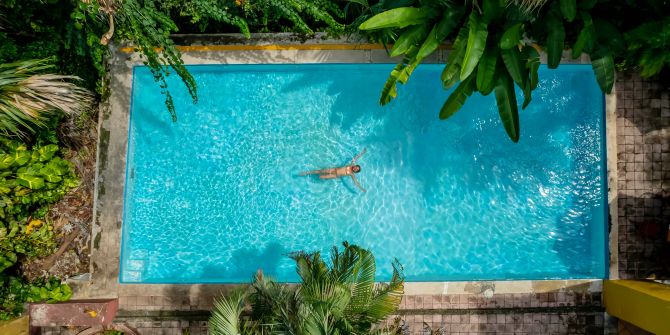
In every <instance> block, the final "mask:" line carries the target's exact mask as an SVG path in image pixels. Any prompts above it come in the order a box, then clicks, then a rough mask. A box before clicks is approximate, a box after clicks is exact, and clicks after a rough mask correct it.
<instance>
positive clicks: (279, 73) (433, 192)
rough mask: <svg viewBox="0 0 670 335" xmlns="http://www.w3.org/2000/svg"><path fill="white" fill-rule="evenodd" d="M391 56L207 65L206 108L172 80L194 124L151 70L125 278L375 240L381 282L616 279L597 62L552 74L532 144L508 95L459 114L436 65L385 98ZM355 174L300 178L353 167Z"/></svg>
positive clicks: (213, 271) (252, 264) (129, 213)
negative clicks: (510, 134)
mask: <svg viewBox="0 0 670 335" xmlns="http://www.w3.org/2000/svg"><path fill="white" fill-rule="evenodd" d="M392 67H393V65H389V64H375V65H372V64H365V65H362V64H357V65H332V64H331V65H216V66H193V67H190V71H191V73H193V75H194V76H195V78H196V80H197V82H198V84H199V86H198V87H199V94H200V102H199V103H198V104H196V105H193V104H191V102H190V99H189V97H188V95H187V92H186V91H185V90H184V89H182V88H181V87H182V85H181V84H180V83H179V82H178V80H177V78H172V81H171V82H170V84H171V92H172V93H173V94H174V100H175V105H176V108H177V110H178V116H179V119H178V121H177V122H176V123H173V122H172V121H171V120H170V116H169V114H168V113H167V111H166V110H165V108H164V105H163V96H161V94H160V91H159V88H158V86H157V85H156V84H154V82H153V79H152V76H151V73H150V72H149V70H148V69H147V68H145V67H136V68H135V71H134V82H133V90H132V108H131V109H132V110H131V125H130V130H129V144H128V156H127V157H128V158H127V171H126V172H127V177H126V189H125V209H124V222H123V243H122V255H121V258H122V259H121V281H122V282H125V283H208V282H221V283H223V282H226V283H228V282H246V281H248V280H249V279H250V277H251V275H252V273H253V272H255V271H256V269H258V268H262V269H263V270H264V272H265V273H266V274H269V275H272V276H275V277H276V278H278V279H279V280H282V281H295V280H296V279H297V276H296V274H295V268H294V263H293V262H292V261H291V260H290V259H288V258H287V257H286V254H287V253H289V252H291V251H297V250H305V251H315V250H322V251H324V252H327V251H328V250H329V249H330V247H331V246H333V245H336V244H340V243H341V242H342V241H345V240H346V241H350V242H351V243H355V244H359V245H361V246H364V247H366V248H369V249H371V250H372V251H373V252H374V254H375V256H376V257H377V272H378V274H379V276H380V278H381V279H388V278H389V277H390V270H391V266H390V263H391V261H392V259H393V258H394V257H396V258H398V259H399V260H400V262H401V263H402V265H403V266H404V268H405V273H406V275H407V279H408V280H409V281H442V280H484V279H544V278H561V279H566V278H602V277H604V276H605V273H606V272H605V269H606V256H607V255H606V248H605V230H606V228H605V225H606V193H605V191H606V186H605V180H604V174H605V156H604V153H603V147H604V143H603V128H604V127H603V114H604V113H603V96H602V93H601V92H600V90H599V88H598V86H597V84H596V81H595V78H594V76H593V73H592V70H591V67H590V66H580V65H561V68H560V69H559V70H551V71H549V70H547V69H546V68H542V69H541V73H540V78H541V83H540V85H539V87H538V89H537V90H536V91H535V92H534V95H533V102H532V104H531V105H530V106H529V107H528V108H527V109H526V110H525V111H522V112H521V116H520V117H521V140H520V141H519V143H518V144H514V143H512V142H511V141H510V140H509V139H508V138H507V136H506V134H505V132H504V130H503V128H502V126H501V124H500V121H499V119H498V113H497V109H496V106H495V98H494V96H493V95H490V96H487V97H481V96H479V95H474V96H473V97H471V98H470V99H469V100H468V102H467V104H466V105H465V107H464V108H463V109H462V110H461V111H460V112H459V113H457V114H456V115H455V116H454V117H453V118H451V119H449V120H447V121H440V120H439V119H438V116H437V114H438V112H439V109H440V107H441V106H442V103H443V101H444V100H445V98H446V97H447V95H448V92H446V91H444V90H443V89H442V88H441V85H440V82H439V77H440V72H441V70H442V67H441V66H438V65H421V66H420V67H419V68H418V69H417V70H416V72H415V73H414V75H413V76H412V78H411V80H410V81H409V83H408V84H407V85H406V86H404V87H400V89H399V92H398V97H399V98H398V99H397V100H396V101H394V102H392V103H391V104H390V105H388V106H386V107H380V106H379V105H378V103H377V100H378V96H379V91H380V89H381V87H382V85H383V83H384V81H385V80H386V78H387V75H388V74H389V72H390V70H391V69H392ZM363 148H367V154H366V155H364V156H363V157H362V158H361V159H360V165H361V166H362V171H361V173H360V174H359V175H358V179H359V180H360V182H361V184H362V185H363V186H364V187H365V188H366V189H367V190H368V192H367V193H362V192H359V191H358V190H357V189H356V188H355V186H354V185H353V183H352V182H351V180H350V179H344V180H325V181H323V180H319V179H318V178H312V177H301V176H298V173H299V172H301V171H304V170H310V169H317V168H326V167H331V166H337V165H342V164H345V163H347V162H348V161H349V160H351V158H352V157H353V156H354V155H356V153H358V152H359V151H361V150H362V149H363Z"/></svg>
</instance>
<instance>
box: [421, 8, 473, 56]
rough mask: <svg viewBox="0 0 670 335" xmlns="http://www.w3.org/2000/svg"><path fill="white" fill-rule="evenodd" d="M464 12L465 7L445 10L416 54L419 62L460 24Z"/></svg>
mask: <svg viewBox="0 0 670 335" xmlns="http://www.w3.org/2000/svg"><path fill="white" fill-rule="evenodd" d="M463 13H464V10H463V7H454V8H449V9H447V10H446V11H445V12H444V14H443V15H442V19H441V20H440V22H438V23H437V24H436V25H435V26H434V27H433V29H432V30H431V31H430V33H429V34H428V37H427V38H426V40H425V41H424V42H423V44H422V45H421V48H420V49H419V52H418V53H417V56H416V57H417V59H418V60H419V62H420V61H421V60H422V59H424V58H426V57H428V56H429V55H430V54H432V53H433V52H434V51H435V50H437V47H439V46H440V43H442V41H443V40H444V39H445V38H446V37H447V36H449V34H451V32H452V31H453V30H454V28H456V26H458V25H459V23H460V22H461V17H462V16H463Z"/></svg>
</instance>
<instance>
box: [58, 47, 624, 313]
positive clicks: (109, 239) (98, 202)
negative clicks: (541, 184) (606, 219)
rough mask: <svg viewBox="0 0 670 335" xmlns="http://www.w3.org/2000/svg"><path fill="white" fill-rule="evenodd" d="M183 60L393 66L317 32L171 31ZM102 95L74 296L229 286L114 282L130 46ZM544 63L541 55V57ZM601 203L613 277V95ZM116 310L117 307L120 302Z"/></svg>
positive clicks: (511, 288) (524, 287)
mask: <svg viewBox="0 0 670 335" xmlns="http://www.w3.org/2000/svg"><path fill="white" fill-rule="evenodd" d="M174 38H175V41H176V42H177V44H179V45H180V46H179V49H180V50H181V51H182V59H183V61H184V63H185V64H252V63H268V64H293V63H396V62H397V61H398V60H399V58H397V57H396V58H389V57H388V56H387V54H386V51H385V50H384V47H383V46H382V45H380V44H371V43H367V42H365V41H363V40H361V39H359V38H356V37H354V38H352V37H349V38H341V39H328V38H326V36H325V34H318V35H317V36H315V37H314V38H311V39H307V40H304V39H302V37H300V36H297V35H293V34H252V36H251V38H249V39H247V38H245V37H244V36H243V35H240V34H221V35H194V36H189V35H175V36H174ZM110 51H111V57H110V59H109V91H110V95H109V98H108V99H107V100H106V101H104V102H103V104H102V106H101V111H100V113H99V123H98V127H99V129H98V130H99V131H98V134H99V135H98V136H99V139H98V160H97V165H96V181H95V185H96V186H95V194H94V215H93V220H94V222H93V225H92V227H93V228H92V236H93V238H92V244H93V245H92V248H91V262H90V263H91V269H90V272H91V278H90V280H86V281H74V280H71V281H69V282H70V283H71V284H72V285H73V286H74V288H75V297H76V298H103V297H104V298H116V297H122V298H123V297H135V296H191V297H203V296H206V297H212V296H216V295H218V294H220V293H221V292H225V291H228V290H230V289H232V288H234V287H238V286H239V285H234V284H120V283H119V270H120V268H119V265H120V245H121V227H122V221H123V192H124V183H125V168H126V164H125V162H126V149H127V140H128V123H129V112H130V92H131V88H132V71H133V66H134V65H141V64H142V62H141V60H140V58H139V57H138V55H137V54H136V53H133V52H132V48H128V47H127V46H125V45H120V46H111V47H110ZM447 52H448V50H447V46H443V47H442V48H439V49H438V51H437V52H436V53H434V54H433V55H431V56H430V57H428V58H427V59H426V60H425V61H424V62H425V63H444V62H445V60H446V55H447ZM541 60H542V62H543V63H546V55H544V54H542V55H541ZM562 64H590V61H589V59H588V56H586V55H582V56H581V57H580V58H578V59H576V60H573V59H572V58H571V57H570V53H569V51H566V52H564V55H563V59H562ZM605 109H606V111H605V115H606V117H605V119H606V121H605V123H606V142H605V143H606V145H607V148H606V151H607V174H608V178H607V179H608V187H609V190H608V203H609V214H610V232H609V238H608V241H609V256H610V263H609V270H610V271H609V277H610V278H611V279H616V278H618V257H617V256H618V253H617V250H618V247H617V243H618V239H617V232H618V226H617V218H618V216H617V201H616V194H617V183H616V179H617V166H616V158H617V152H616V148H617V146H616V114H615V112H616V95H615V92H612V93H611V94H609V95H606V97H605ZM405 291H406V294H407V295H417V296H418V295H431V294H432V295H475V296H484V295H486V296H488V295H490V294H493V293H495V294H509V295H516V294H523V293H529V294H536V293H547V292H564V291H568V292H570V291H573V292H601V291H602V280H601V279H587V280H522V281H468V282H408V283H406V287H405ZM121 309H124V304H123V303H122V304H121Z"/></svg>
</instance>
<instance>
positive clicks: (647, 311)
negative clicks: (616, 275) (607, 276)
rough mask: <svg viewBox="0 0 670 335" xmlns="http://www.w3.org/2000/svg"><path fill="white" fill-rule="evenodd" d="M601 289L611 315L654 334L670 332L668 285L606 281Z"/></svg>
mask: <svg viewBox="0 0 670 335" xmlns="http://www.w3.org/2000/svg"><path fill="white" fill-rule="evenodd" d="M603 291H604V292H603V293H604V299H605V308H606V309H607V313H609V314H610V315H613V316H616V317H617V318H619V319H621V320H624V321H627V322H629V323H632V324H634V325H636V326H638V327H640V328H642V329H644V330H646V331H649V332H652V333H654V334H660V335H666V334H667V335H670V285H663V284H659V283H655V282H650V281H636V280H607V281H605V285H604V287H603Z"/></svg>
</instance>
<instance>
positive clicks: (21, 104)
mask: <svg viewBox="0 0 670 335" xmlns="http://www.w3.org/2000/svg"><path fill="white" fill-rule="evenodd" d="M52 68H53V65H52V64H50V63H49V61H48V60H27V61H20V62H15V63H9V64H0V134H1V135H4V136H25V135H27V133H28V132H29V133H34V132H35V131H36V130H37V129H38V128H44V127H45V125H46V122H47V121H48V119H50V118H53V117H54V116H57V115H60V114H61V113H65V114H66V115H75V114H79V113H82V112H84V111H86V110H87V109H88V108H90V107H91V105H92V103H93V95H92V94H91V93H90V92H89V91H88V90H86V89H84V88H82V87H79V86H77V85H75V84H73V83H71V82H68V81H67V80H79V78H77V77H75V76H63V75H55V74H41V73H43V72H44V71H46V70H50V69H52Z"/></svg>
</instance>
